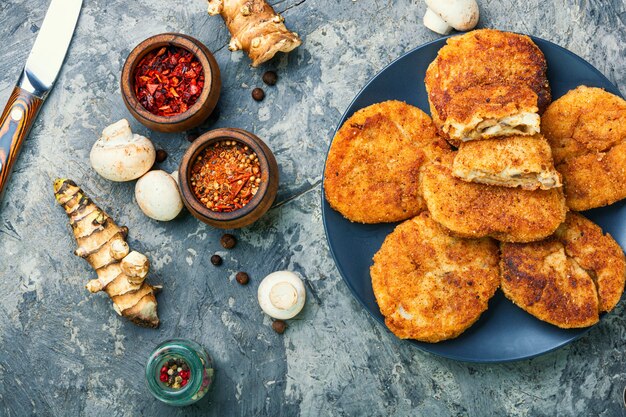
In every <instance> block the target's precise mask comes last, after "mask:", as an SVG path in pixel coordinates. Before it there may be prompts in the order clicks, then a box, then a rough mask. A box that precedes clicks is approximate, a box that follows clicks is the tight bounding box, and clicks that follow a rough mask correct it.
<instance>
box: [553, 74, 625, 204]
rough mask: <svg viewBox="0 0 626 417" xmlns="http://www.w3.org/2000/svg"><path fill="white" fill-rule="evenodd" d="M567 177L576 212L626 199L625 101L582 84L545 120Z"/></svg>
mask: <svg viewBox="0 0 626 417" xmlns="http://www.w3.org/2000/svg"><path fill="white" fill-rule="evenodd" d="M541 130H542V132H543V134H544V135H545V137H546V139H547V140H548V142H549V143H550V146H551V147H552V154H553V156H554V162H555V164H556V169H557V170H558V171H559V172H560V173H561V174H562V175H563V183H564V186H565V196H566V199H567V205H568V206H569V207H570V208H571V209H573V210H577V211H582V210H588V209H591V208H595V207H602V206H606V205H608V204H612V203H614V202H616V201H618V200H621V199H623V198H626V165H625V163H626V101H624V100H623V99H621V98H619V97H617V96H615V95H613V94H611V93H608V92H606V91H604V90H602V89H600V88H591V87H585V86H580V87H578V88H576V89H574V90H571V91H569V92H568V93H567V94H565V95H564V96H563V97H561V98H559V99H558V100H556V101H555V102H554V103H552V104H551V105H550V106H549V107H548V109H547V110H546V112H545V114H544V115H543V117H542V120H541Z"/></svg>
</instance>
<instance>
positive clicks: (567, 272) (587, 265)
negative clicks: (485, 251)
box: [500, 212, 626, 328]
mask: <svg viewBox="0 0 626 417" xmlns="http://www.w3.org/2000/svg"><path fill="white" fill-rule="evenodd" d="M500 250H501V261H500V268H501V276H502V280H501V287H502V290H503V292H504V294H505V295H506V297H507V298H509V299H510V300H511V301H513V302H514V303H515V304H516V305H518V306H519V307H520V308H522V309H524V310H525V311H527V312H528V313H530V314H532V315H533V316H535V317H537V318H538V319H540V320H543V321H546V322H548V323H551V324H554V325H555V326H558V327H562V328H578V327H588V326H591V325H593V324H595V323H597V322H598V320H599V315H600V313H603V312H608V311H611V310H612V309H613V308H614V307H615V305H616V304H617V302H618V301H619V299H620V298H621V295H622V292H623V291H624V274H625V271H626V266H625V260H624V253H623V252H622V249H621V248H620V247H619V245H618V244H617V242H615V240H613V238H612V237H611V236H610V235H608V234H606V235H604V234H603V233H602V229H600V227H599V226H597V225H596V224H594V223H593V222H592V221H590V220H588V219H586V218H585V217H583V216H582V215H580V214H577V213H574V212H570V213H568V215H567V219H566V221H565V223H563V224H562V225H561V226H560V227H559V228H558V229H557V231H556V232H555V233H554V235H553V236H551V237H549V238H547V239H545V240H542V241H539V242H532V243H502V244H501V246H500Z"/></svg>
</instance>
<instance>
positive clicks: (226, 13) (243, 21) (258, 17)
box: [209, 0, 302, 67]
mask: <svg viewBox="0 0 626 417" xmlns="http://www.w3.org/2000/svg"><path fill="white" fill-rule="evenodd" d="M209 14H210V15H211V16H214V15H218V14H219V15H221V16H222V19H224V23H226V26H227V27H228V30H229V31H230V34H231V36H232V38H231V40H230V43H229V44H228V49H230V50H231V51H237V50H240V49H243V50H244V51H245V52H246V53H247V54H248V56H249V57H250V59H251V60H252V66H253V67H257V66H259V65H261V64H262V63H264V62H265V61H269V60H270V59H272V57H273V56H274V55H276V53H278V52H289V51H292V50H293V49H295V48H297V47H298V46H300V44H302V40H300V38H299V37H298V34H297V33H295V32H291V31H290V30H289V29H287V27H286V26H285V24H284V23H283V22H284V21H285V19H284V18H283V17H282V16H281V15H280V14H278V13H276V12H275V11H274V9H273V8H272V6H270V5H269V4H267V2H266V1H265V0H209Z"/></svg>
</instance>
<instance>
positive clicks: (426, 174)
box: [421, 164, 567, 242]
mask: <svg viewBox="0 0 626 417" xmlns="http://www.w3.org/2000/svg"><path fill="white" fill-rule="evenodd" d="M421 185H422V193H423V195H424V199H425V200H426V205H427V207H428V210H429V211H430V214H431V215H432V218H433V220H435V221H437V222H438V223H440V224H441V225H442V226H444V227H445V228H447V229H449V230H450V231H452V232H454V233H455V234H456V235H458V236H462V237H485V236H490V237H493V238H495V239H498V240H502V241H505V242H530V241H534V240H540V239H543V238H545V237H547V236H550V235H551V234H552V233H553V232H554V231H555V230H556V228H557V227H558V226H559V225H560V224H561V223H562V222H563V221H564V220H565V213H566V211H567V209H566V207H565V199H564V198H563V191H562V190H561V188H553V189H551V190H535V191H527V190H522V189H520V188H506V187H498V186H493V185H485V184H476V183H470V182H465V181H462V180H460V179H458V178H455V177H454V176H452V172H451V171H450V168H448V166H444V165H442V164H431V165H428V166H426V167H425V168H424V170H423V173H422V179H421Z"/></svg>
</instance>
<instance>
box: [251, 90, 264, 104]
mask: <svg viewBox="0 0 626 417" xmlns="http://www.w3.org/2000/svg"><path fill="white" fill-rule="evenodd" d="M252 98H253V99H255V100H256V101H261V100H263V99H264V98H265V91H263V89H262V88H258V87H257V88H255V89H254V90H252Z"/></svg>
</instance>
